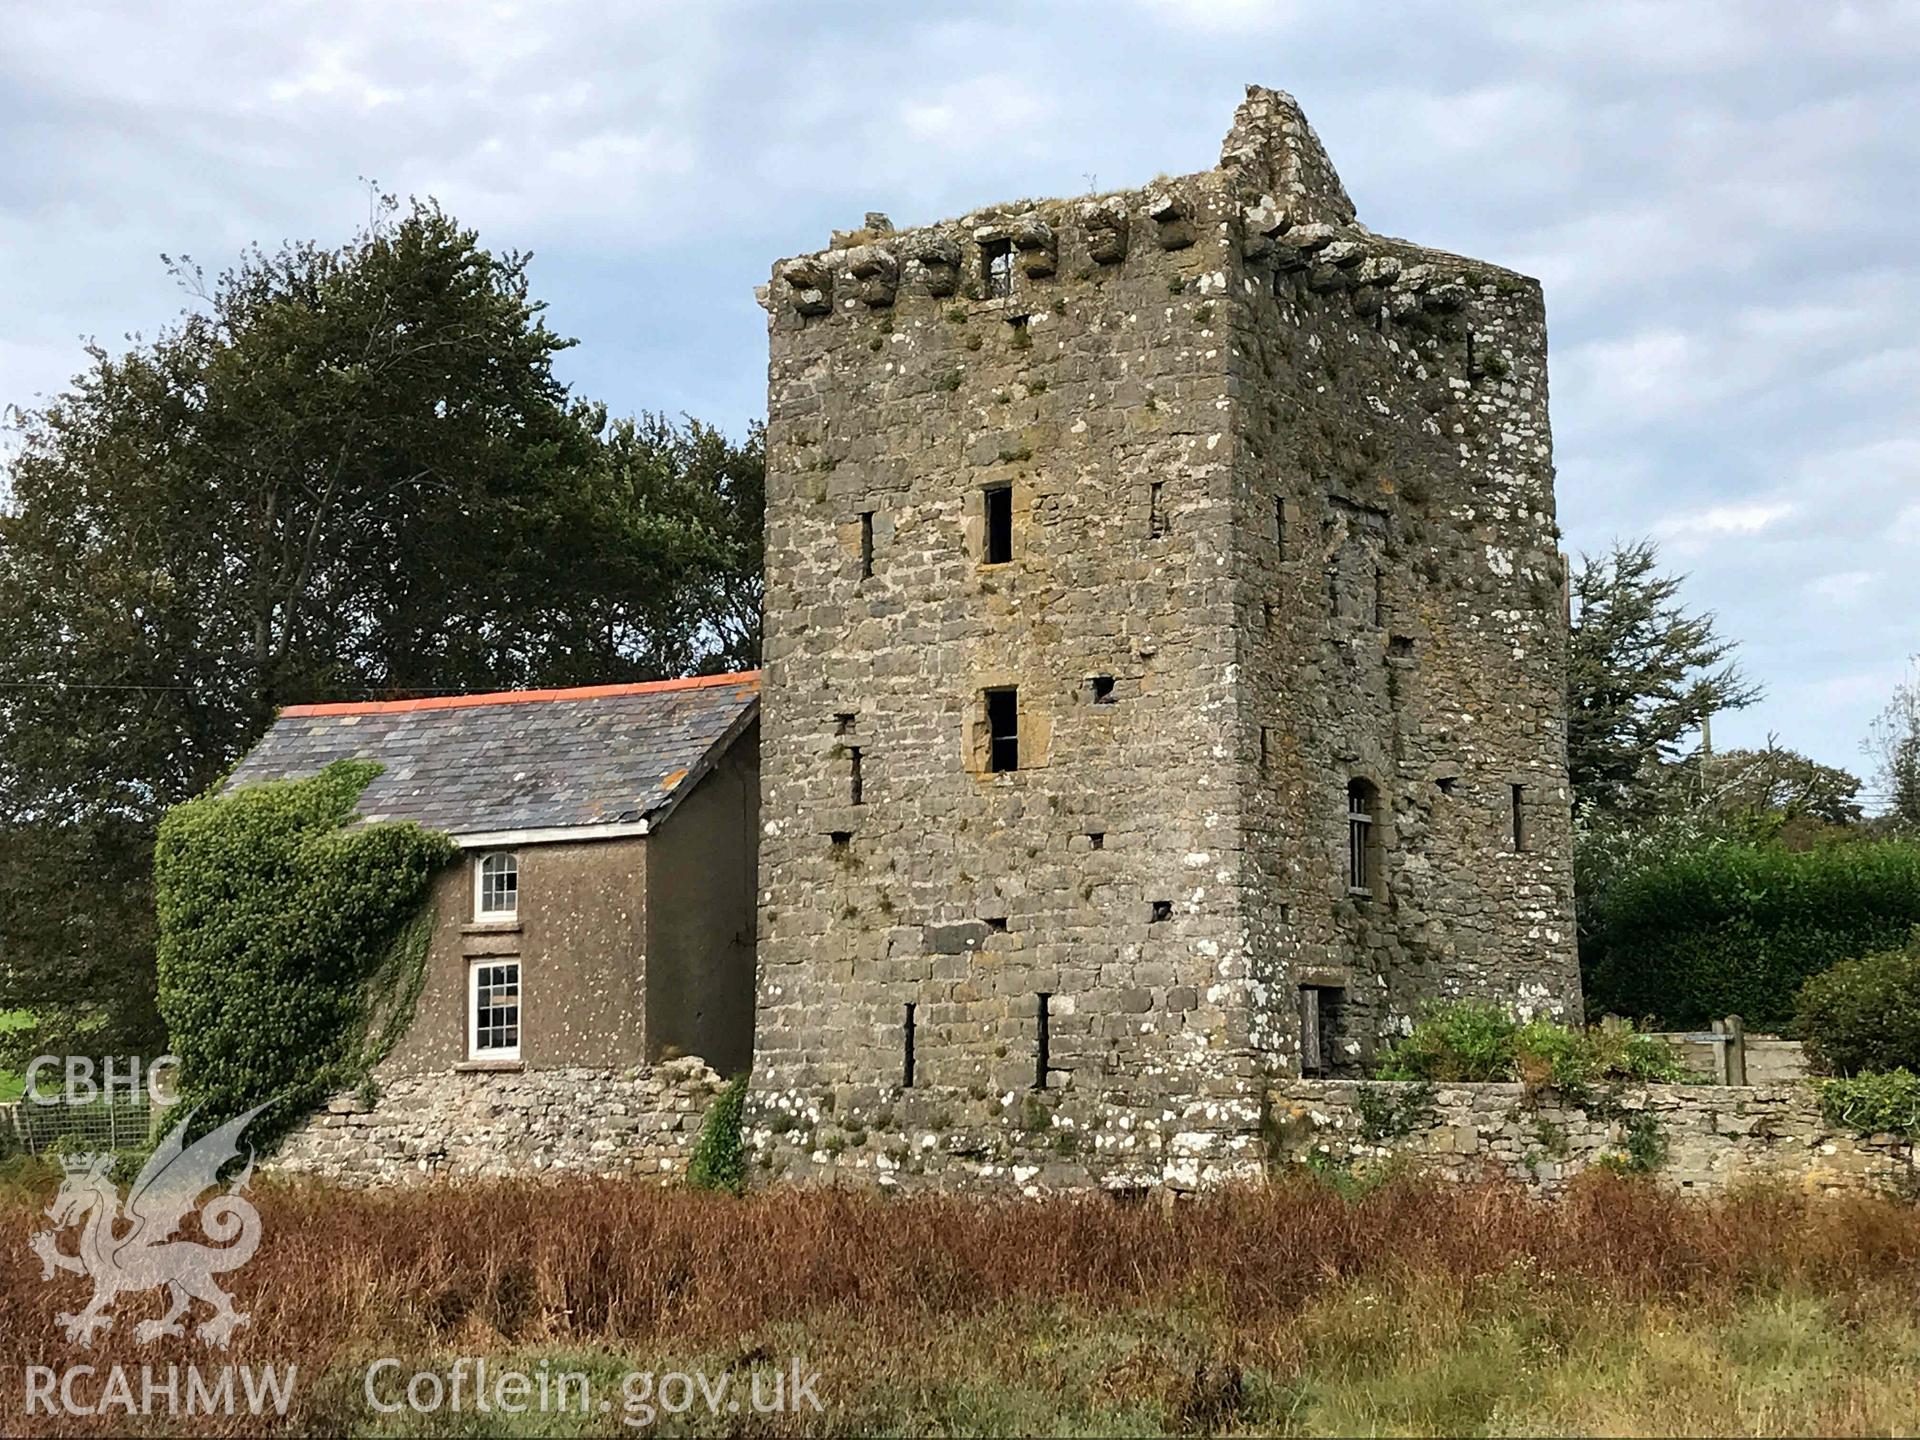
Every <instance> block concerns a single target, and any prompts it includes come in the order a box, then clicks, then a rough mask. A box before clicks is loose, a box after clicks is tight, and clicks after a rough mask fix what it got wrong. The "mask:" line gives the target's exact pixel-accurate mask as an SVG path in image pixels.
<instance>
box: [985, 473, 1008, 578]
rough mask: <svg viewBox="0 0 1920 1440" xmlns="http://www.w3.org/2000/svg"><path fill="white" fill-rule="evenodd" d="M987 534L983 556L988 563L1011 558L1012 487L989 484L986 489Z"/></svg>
mask: <svg viewBox="0 0 1920 1440" xmlns="http://www.w3.org/2000/svg"><path fill="white" fill-rule="evenodd" d="M986 512H987V535H986V549H985V551H984V552H983V558H984V560H985V561H986V563H987V564H989V565H1004V564H1006V563H1007V562H1008V561H1009V560H1011V559H1013V487H1012V486H1011V485H991V486H989V487H988V488H987V491H986Z"/></svg>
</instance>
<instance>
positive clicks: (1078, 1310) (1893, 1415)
mask: <svg viewBox="0 0 1920 1440" xmlns="http://www.w3.org/2000/svg"><path fill="white" fill-rule="evenodd" d="M48 1188H49V1182H48V1181H47V1180H46V1179H45V1178H44V1177H42V1178H39V1179H34V1180H30V1181H28V1182H16V1183H15V1184H14V1186H13V1187H12V1189H11V1190H10V1191H8V1192H4V1193H3V1194H0V1304H3V1305H4V1307H5V1313H6V1315H7V1317H8V1322H7V1324H6V1325H5V1326H4V1327H0V1365H4V1368H5V1371H6V1373H5V1375H4V1376H0V1385H4V1397H3V1398H4V1403H5V1404H6V1405H8V1406H14V1407H17V1406H18V1405H19V1404H20V1400H21V1396H22V1394H23V1389H22V1383H21V1371H22V1367H24V1366H26V1365H30V1364H41V1365H50V1366H54V1367H65V1366H67V1365H71V1364H78V1363H90V1364H94V1365H97V1366H104V1365H107V1364H110V1363H113V1362H115V1361H118V1362H119V1363H122V1364H125V1365H130V1366H131V1365H140V1364H146V1365H162V1366H164V1365H165V1364H166V1363H168V1362H170V1361H171V1362H175V1363H180V1364H187V1363H199V1364H201V1365H203V1366H204V1365H206V1364H208V1363H209V1362H208V1359H207V1356H208V1352H206V1351H204V1350H195V1349H194V1348H193V1347H192V1346H191V1345H190V1344H189V1343H187V1342H185V1341H161V1342H158V1343H156V1344H153V1345H149V1346H139V1345H136V1344H135V1343H133V1340H132V1338H131V1336H130V1334H129V1331H130V1329H131V1325H132V1323H133V1321H135V1320H137V1319H140V1318H144V1317H146V1316H148V1315H152V1314H155V1313H157V1310H158V1305H157V1302H155V1301H153V1300H135V1299H132V1298H129V1299H127V1300H126V1301H125V1302H123V1304H122V1306H121V1309H120V1314H119V1319H118V1321H117V1324H116V1328H115V1330H114V1332H113V1333H112V1334H111V1335H109V1336H108V1337H106V1339H105V1340H104V1342H103V1343H102V1344H100V1345H97V1346H96V1347H94V1349H93V1350H91V1351H87V1350H82V1349H80V1348H79V1347H77V1346H73V1345H69V1344H68V1343H67V1342H66V1341H65V1340H64V1339H63V1338H61V1336H60V1335H59V1333H58V1330H57V1328H56V1326H55V1323H54V1315H55V1312H56V1311H59V1310H65V1309H72V1308H75V1303H76V1301H78V1300H79V1299H81V1298H82V1297H83V1294H84V1288H83V1286H82V1285H81V1282H80V1281H79V1280H78V1279H77V1278H76V1277H71V1276H62V1277H60V1278H59V1279H58V1280H56V1281H53V1282H47V1281H43V1280H42V1279H41V1276H40V1269H39V1265H38V1262H37V1261H36V1260H35V1259H34V1258H33V1257H32V1255H31V1254H30V1253H29V1250H28V1246H27V1236H28V1233H29V1232H30V1231H31V1230H33V1229H35V1228H37V1227H38V1226H39V1225H41V1224H43V1223H44V1221H43V1220H42V1219H41V1216H40V1211H41V1210H42V1208H43V1207H44V1205H45V1201H46V1191H47V1189H48ZM256 1198H257V1199H258V1200H259V1203H260V1206H261V1211H262V1216H263V1224H264V1239H263V1241H262V1244H261V1248H260V1250H259V1253H258V1254H257V1256H256V1257H255V1258H254V1260H253V1261H252V1262H251V1263H250V1264H249V1265H247V1266H246V1267H245V1268H244V1269H243V1270H240V1271H238V1272H235V1274H234V1275H233V1277H232V1279H231V1289H232V1290H233V1293H234V1296H235V1299H236V1302H237V1303H238V1304H239V1306H240V1308H241V1309H243V1310H248V1311H250V1312H251V1313H252V1323H251V1324H250V1325H249V1326H247V1327H246V1328H243V1329H242V1330H240V1331H239V1332H238V1333H237V1335H236V1338H235V1341H234V1345H233V1349H232V1351H231V1352H230V1354H229V1355H228V1356H227V1357H224V1358H229V1359H232V1360H234V1361H235V1362H239V1363H251V1364H254V1365H262V1364H267V1363H277V1364H282V1365H284V1364H286V1363H289V1362H294V1363H297V1364H298V1365H299V1367H300V1372H299V1373H300V1379H299V1382H298V1385H297V1387H296V1390H295V1400H294V1407H293V1409H292V1410H291V1411H290V1413H289V1415H288V1417H287V1418H286V1420H285V1421H284V1422H282V1428H284V1429H288V1430H293V1431H311V1432H319V1433H347V1432H353V1433H366V1434H460V1435H538V1434H634V1433H641V1432H640V1431H639V1430H638V1429H636V1428H633V1427H628V1426H623V1424H622V1423H621V1422H622V1419H623V1417H625V1416H626V1415H627V1412H626V1410H625V1407H624V1399H625V1398H626V1394H627V1392H624V1391H623V1389H622V1382H623V1377H624V1375H625V1374H626V1372H629V1371H645V1372H653V1373H659V1372H663V1371H667V1370H684V1371H689V1372H691V1371H702V1372H704V1373H705V1375H707V1376H708V1377H721V1376H729V1377H732V1378H733V1380H735V1381H736V1382H737V1383H738V1384H739V1385H740V1386H742V1387H745V1386H746V1385H747V1384H748V1377H749V1376H750V1375H751V1374H754V1373H763V1374H764V1373H767V1372H769V1371H771V1370H775V1369H778V1370H783V1371H784V1370H787V1369H788V1368H789V1366H790V1364H791V1361H790V1359H789V1357H794V1356H798V1357H802V1360H803V1363H804V1368H805V1369H806V1370H808V1371H812V1372H817V1373H818V1375H819V1377H820V1378H819V1381H818V1386H817V1390H816V1391H815V1392H814V1393H816V1394H817V1396H818V1398H819V1401H820V1404H821V1407H822V1408H821V1409H820V1410H819V1411H817V1412H815V1411H812V1410H808V1409H805V1408H803V1409H802V1411H801V1413H798V1414H783V1415H771V1414H768V1415H760V1414H738V1413H735V1414H724V1413H723V1414H720V1415H713V1414H709V1413H706V1412H705V1411H704V1410H703V1409H702V1407H701V1405H700V1404H695V1405H693V1407H692V1408H691V1409H688V1410H687V1411H685V1412H684V1413H681V1414H664V1413H656V1414H655V1415H654V1417H653V1421H654V1423H653V1426H652V1430H653V1433H662V1434H727V1433H738V1432H741V1431H746V1432H749V1433H764V1434H841V1433H846V1434H870V1433H887V1434H903V1435H905V1434H929V1433H931V1434H984V1435H991V1434H1010V1433H1037V1434H1061V1435H1113V1434H1124V1435H1133V1434H1139V1435H1152V1434H1165V1433H1179V1434H1209V1433H1214V1434H1239V1433H1245V1434H1266V1433H1278V1434H1298V1435H1318V1434H1596V1433H1597V1434H1635V1435H1645V1434H1670V1433H1676V1432H1679V1433H1693V1434H1726V1435H1734V1434H1748V1433H1754V1432H1762V1433H1774V1434H1786V1433H1794V1434H1886V1433H1909V1432H1912V1431H1913V1430H1915V1428H1916V1427H1920V1402H1917V1400H1916V1397H1920V1303H1917V1302H1916V1297H1917V1296H1920V1288H1917V1287H1920V1214H1916V1212H1915V1211H1914V1210H1913V1209H1912V1208H1911V1207H1910V1206H1905V1205H1901V1204H1898V1203H1895V1202H1892V1201H1868V1200H1844V1201H1843V1200H1816V1199H1808V1198H1806V1197H1802V1196H1798V1195H1794V1194H1789V1193H1785V1192H1780V1191H1753V1192H1749V1193H1745V1194H1741V1195H1738V1196H1734V1197H1732V1198H1729V1199H1725V1200H1721V1201H1716V1202H1712V1203H1700V1202H1687V1201H1682V1200H1679V1199H1675V1198H1671V1197H1669V1196H1666V1195H1663V1194H1662V1193H1660V1192H1658V1191H1656V1190H1654V1189H1653V1188H1651V1187H1650V1186H1648V1185H1646V1184H1644V1183H1639V1182H1635V1181H1630V1180H1622V1179H1616V1178H1612V1177H1603V1176H1595V1177H1593V1179H1592V1180H1591V1181H1590V1182H1589V1183H1585V1184H1582V1185H1581V1186H1580V1187H1578V1188H1577V1189H1576V1191H1575V1192H1574V1193H1573V1194H1572V1195H1571V1196H1570V1197H1569V1198H1567V1199H1566V1200H1564V1201H1561V1202H1558V1203H1555V1204H1552V1205H1544V1204H1539V1203H1535V1202H1531V1201H1529V1200H1527V1199H1526V1198H1525V1197H1524V1196H1522V1195H1520V1194H1519V1193H1517V1192H1515V1191H1513V1190H1509V1189H1506V1188H1502V1187H1495V1186H1486V1187H1453V1188H1432V1187H1428V1186H1426V1185H1423V1184H1420V1183H1418V1182H1415V1181H1399V1182H1394V1183H1391V1184H1388V1185H1386V1186H1384V1187H1382V1188H1380V1189H1379V1190H1376V1191H1374V1192H1373V1193H1371V1194H1368V1195H1365V1196H1363V1197H1361V1198H1359V1199H1354V1200H1350V1199H1345V1198H1342V1197H1341V1196H1340V1195H1339V1194H1336V1193H1335V1192H1333V1191H1332V1190H1330V1189H1328V1188H1327V1187H1325V1186H1324V1185H1321V1184H1319V1183H1317V1182H1315V1181H1312V1180H1310V1179H1304V1178H1303V1179H1300V1180H1298V1181H1288V1182H1284V1183H1278V1184H1276V1185H1274V1186H1272V1187H1270V1188H1267V1189H1263V1190H1259V1191H1247V1192H1242V1193H1236V1194H1228V1195H1221V1196H1217V1197H1214V1198H1211V1199H1208V1200H1204V1201H1200V1202H1196V1203H1192V1204H1183V1205H1181V1206H1179V1207H1177V1208H1175V1209H1174V1210H1172V1211H1171V1212H1169V1213H1163V1212H1161V1211H1160V1210H1159V1209H1158V1208H1157V1207H1139V1208H1122V1207H1118V1206H1115V1205H1113V1204H1111V1203H1109V1202H1107V1201H1105V1200H1056V1201H1046V1202H1022V1203H1011V1202H1009V1203H1003V1204H971V1203H966V1202H963V1201H959V1200H954V1199H937V1198H918V1199H892V1200H888V1199H885V1198H876V1197H866V1196H860V1195H852V1194H846V1193H833V1192H813V1193H802V1192H792V1191H779V1192H773V1193H769V1194H765V1195H756V1196H753V1197H750V1198H748V1199H746V1200H744V1201H733V1200H728V1199H726V1198H724V1197H716V1196H709V1195H702V1194H695V1193H690V1192H686V1191H662V1190H658V1189H653V1188H647V1187H642V1186H637V1185H624V1184H618V1183H613V1182H568V1183H562V1184H555V1185H551V1186H545V1187H541V1186H533V1185H517V1184H516V1185H490V1186H469V1187H462V1188H458V1189H451V1188H432V1189H423V1190H416V1191H412V1192H381V1193H373V1194H367V1193H351V1192H341V1191H337V1190H332V1189H328V1188H325V1187H320V1186H297V1187H296V1186H287V1185H277V1184H270V1185H265V1186H261V1187H257V1189H256ZM70 1237H71V1232H68V1238H67V1239H65V1240H64V1241H63V1244H64V1245H65V1247H66V1248H68V1249H71V1248H72V1246H73V1242H72V1239H71V1238H70ZM462 1356H466V1357H473V1356H484V1357H487V1360H488V1363H489V1364H490V1365H491V1366H493V1367H495V1371H496V1373H497V1371H498V1370H499V1369H500V1368H503V1367H518V1368H520V1369H523V1370H526V1371H529V1372H535V1371H539V1370H541V1369H543V1368H544V1369H545V1370H546V1371H548V1372H549V1373H558V1372H562V1371H570V1372H578V1373H580V1374H582V1375H585V1376H586V1377H587V1378H588V1380H589V1381H590V1382H591V1383H592V1386H593V1389H592V1392H591V1393H592V1394H593V1395H596V1396H608V1397H612V1400H613V1403H612V1405H611V1406H610V1408H609V1409H607V1410H600V1409H599V1408H598V1405H597V1402H596V1403H595V1404H594V1405H592V1406H589V1407H588V1410H587V1413H581V1412H580V1409H579V1408H578V1407H577V1406H574V1407H570V1408H568V1409H566V1410H565V1411H552V1410H550V1411H549V1412H547V1413H545V1414H537V1415H536V1414H527V1415H520V1416H514V1415H509V1414H505V1413H501V1412H499V1411H494V1412H490V1413H487V1414H480V1413H476V1412H474V1411H473V1410H472V1409H471V1408H469V1409H467V1410H466V1411H464V1412H462V1413H460V1414H458V1415H454V1414H450V1413H448V1412H447V1411H446V1410H444V1409H443V1410H442V1411H441V1412H440V1413H437V1414H434V1415H432V1416H421V1415H417V1414H413V1413H411V1412H408V1411H405V1410H402V1411H400V1412H399V1413H396V1414H391V1415H388V1414H380V1413H376V1412H375V1411H374V1410H373V1409H372V1408H371V1406H370V1405H369V1403H368V1399H367V1396H366V1392H365V1387H364V1376H365V1373H366V1369H367V1366H368V1364H369V1362H371V1361H372V1360H374V1359H377V1358H380V1357H392V1358H395V1359H397V1360H398V1361H400V1362H401V1363H400V1366H399V1369H398V1371H397V1372H395V1373H397V1374H399V1375H402V1376H404V1375H410V1374H411V1373H412V1372H414V1371H416V1370H419V1371H436V1372H438V1373H439V1374H440V1375H442V1376H445V1375H447V1374H448V1373H450V1367H451V1365H452V1362H453V1360H454V1359H455V1358H456V1357H462ZM392 1393H396V1394H397V1390H394V1391H392ZM736 1393H738V1392H736ZM662 1398H664V1397H662ZM637 1413H640V1412H636V1414H637ZM0 1419H5V1420H10V1421H11V1423H9V1424H6V1425H0V1429H3V1430H6V1431H8V1432H16V1431H27V1432H29V1433H50V1427H49V1426H48V1424H47V1422H46V1421H45V1420H44V1419H37V1420H33V1421H29V1420H28V1419H27V1418H26V1417H23V1416H21V1415H19V1414H17V1413H9V1412H6V1411H0ZM62 1423H68V1422H64V1421H63V1422H62ZM71 1423H72V1425H73V1428H75V1429H89V1428H106V1429H112V1428H115V1426H116V1425H118V1426H123V1427H124V1426H126V1421H125V1420H124V1419H120V1418H116V1417H108V1418H107V1419H106V1420H100V1421H96V1420H92V1419H89V1420H84V1421H75V1422H71ZM127 1428H131V1427H127ZM146 1428H147V1429H149V1430H152V1429H156V1428H158V1429H161V1430H168V1429H172V1430H179V1429H185V1428H191V1427H188V1426H185V1425H182V1424H180V1423H178V1422H176V1423H173V1424H171V1425H167V1426H158V1427H156V1426H154V1425H153V1424H152V1423H151V1422H148V1423H147V1426H146ZM228 1428H229V1429H230V1430H232V1431H233V1432H234V1433H244V1432H248V1431H256V1430H258V1429H260V1428H261V1426H260V1423H259V1422H258V1421H255V1420H251V1419H246V1420H240V1421H235V1422H230V1423H228ZM219 1429H220V1427H219V1426H218V1425H216V1426H213V1427H212V1429H211V1430H210V1431H208V1432H207V1433H213V1432H215V1431H218V1430H219Z"/></svg>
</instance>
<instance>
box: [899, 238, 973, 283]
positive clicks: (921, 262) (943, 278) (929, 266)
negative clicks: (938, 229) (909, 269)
mask: <svg viewBox="0 0 1920 1440" xmlns="http://www.w3.org/2000/svg"><path fill="white" fill-rule="evenodd" d="M908 258H909V259H910V260H911V261H912V262H913V263H914V264H916V265H918V266H919V267H920V273H921V274H923V275H925V276H926V279H927V293H928V294H929V295H951V294H953V292H954V291H956V290H958V289H959V288H960V260H961V254H960V244H959V242H958V241H956V240H955V239H954V238H953V237H952V236H951V235H942V234H938V233H935V234H932V235H923V236H921V237H920V238H919V239H918V240H916V241H915V242H914V243H913V245H912V247H911V248H910V249H909V251H908Z"/></svg>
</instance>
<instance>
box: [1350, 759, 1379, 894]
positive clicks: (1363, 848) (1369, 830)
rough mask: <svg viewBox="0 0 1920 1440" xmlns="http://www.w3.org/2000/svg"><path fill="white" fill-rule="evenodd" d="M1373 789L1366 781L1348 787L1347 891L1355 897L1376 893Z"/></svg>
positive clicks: (1353, 782) (1355, 781)
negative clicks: (1374, 888) (1374, 889)
mask: <svg viewBox="0 0 1920 1440" xmlns="http://www.w3.org/2000/svg"><path fill="white" fill-rule="evenodd" d="M1373 810H1374V790H1373V786H1371V785H1370V784H1368V783H1367V782H1366V781H1365V780H1354V781H1351V782H1349V784H1348V785H1347V890H1348V893H1350V894H1353V895H1371V894H1373V884H1374V873H1373V872H1374V867H1375V859H1374V854H1373V829H1374V824H1373V822H1374V815H1373Z"/></svg>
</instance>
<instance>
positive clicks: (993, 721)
mask: <svg viewBox="0 0 1920 1440" xmlns="http://www.w3.org/2000/svg"><path fill="white" fill-rule="evenodd" d="M986 702H987V769H988V770H990V771H992V772H993V773H994V774H996V775H997V774H1000V773H1003V772H1005V771H1009V770H1018V769H1019V768H1020V692H1019V691H1018V690H1015V689H1005V690H989V691H987V695H986Z"/></svg>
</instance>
